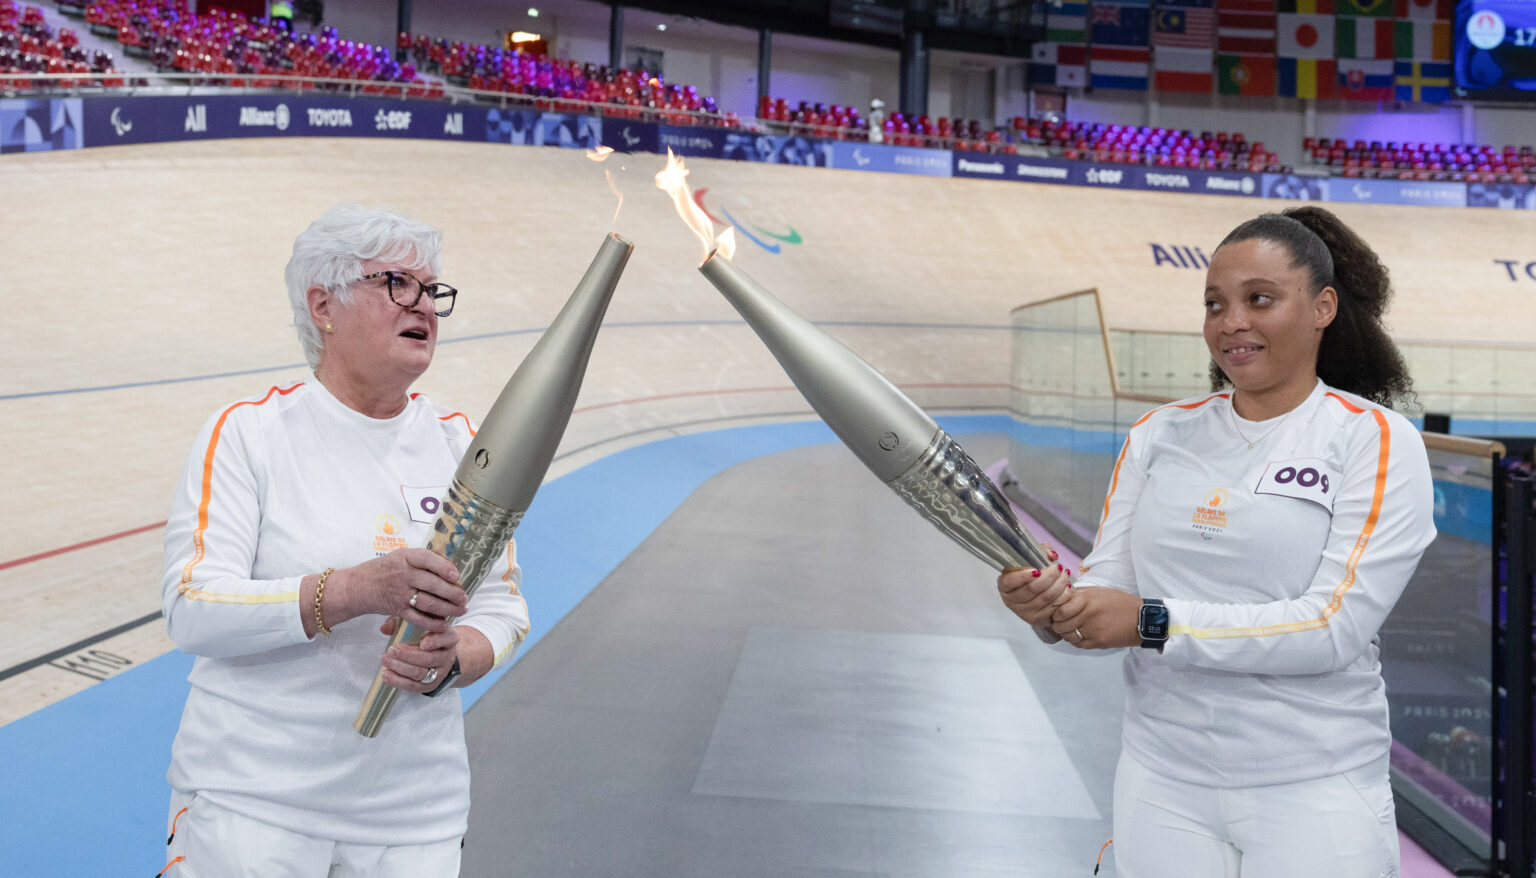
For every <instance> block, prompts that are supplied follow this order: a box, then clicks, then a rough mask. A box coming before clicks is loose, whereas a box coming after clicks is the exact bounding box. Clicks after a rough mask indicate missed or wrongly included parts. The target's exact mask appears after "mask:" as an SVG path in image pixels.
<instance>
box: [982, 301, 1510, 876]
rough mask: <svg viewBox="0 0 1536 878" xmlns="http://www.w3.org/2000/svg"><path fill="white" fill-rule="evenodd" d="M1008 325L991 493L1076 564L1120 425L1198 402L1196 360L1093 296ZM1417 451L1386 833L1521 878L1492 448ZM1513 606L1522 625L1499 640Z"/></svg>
mask: <svg viewBox="0 0 1536 878" xmlns="http://www.w3.org/2000/svg"><path fill="white" fill-rule="evenodd" d="M1012 325H1013V344H1012V381H1011V402H1010V413H1011V422H1012V423H1011V425H1010V429H1011V435H1010V441H1009V456H1008V466H1007V468H1006V470H1005V474H1004V485H1003V487H1004V490H1005V491H1006V492H1007V493H1008V494H1009V496H1010V497H1012V498H1013V499H1015V501H1016V502H1018V503H1019V504H1020V505H1021V506H1023V507H1024V508H1025V509H1026V510H1027V511H1029V512H1030V513H1031V514H1033V515H1034V516H1035V517H1036V518H1037V519H1038V520H1040V521H1041V522H1042V523H1043V524H1045V525H1046V527H1048V528H1049V529H1050V530H1051V531H1052V534H1053V535H1054V536H1055V537H1057V538H1058V539H1060V540H1061V541H1062V542H1064V543H1066V544H1067V545H1068V546H1070V547H1071V548H1072V549H1073V550H1074V551H1075V552H1077V553H1078V554H1079V555H1080V556H1081V555H1084V554H1086V553H1087V551H1088V550H1089V548H1090V547H1091V544H1092V540H1093V536H1094V531H1095V529H1096V528H1097V526H1098V520H1099V516H1100V514H1101V512H1102V510H1103V503H1104V493H1105V490H1106V488H1107V486H1108V484H1109V479H1110V475H1111V471H1112V469H1113V467H1114V462H1115V458H1116V456H1117V455H1118V453H1119V450H1120V447H1121V445H1122V444H1123V443H1124V441H1125V437H1126V434H1127V432H1128V431H1129V429H1130V426H1131V425H1132V424H1134V423H1135V421H1136V420H1137V419H1138V418H1140V417H1141V416H1142V415H1143V414H1145V413H1146V412H1148V411H1150V410H1151V409H1153V408H1155V407H1157V406H1159V405H1163V404H1166V403H1168V402H1172V401H1173V400H1174V399H1176V398H1178V397H1180V396H1190V395H1196V394H1200V393H1204V392H1208V391H1209V389H1210V384H1209V381H1208V379H1207V378H1206V377H1205V375H1206V373H1205V370H1206V364H1207V363H1208V362H1209V358H1208V355H1207V354H1206V352H1205V346H1204V342H1203V340H1201V339H1200V337H1199V336H1186V335H1185V334H1181V333H1143V332H1122V331H1118V330H1110V329H1109V328H1108V327H1107V324H1106V321H1105V320H1104V315H1103V311H1102V308H1101V305H1100V301H1099V296H1098V293H1097V291H1095V290H1086V291H1082V292H1077V293H1071V294H1067V295H1064V296H1060V297H1057V298H1054V299H1048V300H1045V301H1042V302H1036V303H1032V304H1030V305H1025V306H1023V307H1020V308H1018V309H1015V310H1014V311H1013V313H1012ZM1446 347H1454V346H1446ZM1437 349H1438V346H1437V347H1436V350H1437ZM1519 350H1520V352H1521V353H1522V354H1528V355H1533V356H1536V350H1530V351H1527V350H1525V349H1519ZM1500 362H1501V363H1502V361H1500ZM1478 368H1483V366H1482V365H1479V366H1478ZM1527 368H1528V367H1527ZM1526 374H1530V373H1529V372H1527V373H1526ZM1431 398H1434V397H1431ZM1527 417H1529V412H1527ZM1424 440H1425V445H1426V446H1427V448H1428V452H1429V459H1430V466H1431V470H1432V472H1433V476H1434V487H1435V513H1434V514H1435V525H1436V527H1437V529H1438V530H1439V535H1438V536H1437V537H1436V539H1435V541H1434V543H1433V544H1431V545H1430V547H1429V549H1428V550H1427V551H1426V552H1425V555H1424V558H1423V560H1422V561H1421V562H1420V564H1419V567H1418V570H1417V571H1416V572H1415V574H1414V577H1413V579H1412V581H1411V582H1410V583H1409V585H1408V587H1407V589H1406V590H1405V592H1404V594H1403V596H1402V598H1401V600H1399V602H1398V604H1397V607H1396V608H1395V609H1394V611H1393V612H1392V614H1391V616H1390V617H1389V618H1388V619H1387V622H1386V624H1385V625H1384V626H1383V628H1382V632H1381V644H1382V667H1383V676H1384V677H1385V679H1386V682H1387V698H1388V704H1389V708H1390V710H1391V724H1392V733H1393V746H1392V783H1393V789H1394V792H1395V793H1396V795H1397V799H1398V803H1399V817H1400V819H1399V823H1400V825H1401V826H1403V828H1404V829H1405V831H1407V832H1408V833H1409V835H1410V836H1411V837H1413V838H1415V840H1416V841H1418V842H1419V843H1420V844H1421V845H1423V846H1425V847H1426V848H1427V849H1429V850H1430V851H1431V852H1432V853H1433V854H1434V855H1435V856H1436V857H1437V858H1439V859H1440V860H1441V861H1442V862H1444V863H1446V865H1447V866H1449V867H1451V868H1452V869H1453V871H1456V873H1457V874H1495V873H1496V871H1495V870H1506V871H1502V872H1497V873H1498V874H1509V875H1529V874H1530V865H1529V861H1528V859H1527V860H1521V861H1520V862H1523V863H1525V864H1526V865H1525V867H1524V871H1523V872H1522V871H1520V867H1519V866H1518V864H1513V863H1511V862H1510V861H1509V858H1510V857H1511V856H1520V857H1526V856H1528V853H1525V852H1528V851H1529V850H1530V848H1529V846H1525V847H1523V848H1522V847H1519V846H1518V845H1508V844H1505V843H1503V842H1504V841H1505V840H1506V839H1508V838H1509V836H1510V833H1511V832H1512V830H1510V829H1509V826H1510V825H1511V824H1510V821H1511V820H1513V821H1514V823H1513V825H1514V826H1526V824H1527V822H1528V820H1529V816H1528V815H1529V814H1530V813H1531V812H1530V811H1529V810H1521V809H1522V807H1524V806H1525V805H1526V803H1527V800H1528V796H1527V795H1525V794H1523V793H1519V792H1518V791H1514V789H1513V787H1511V788H1509V789H1506V788H1505V787H1504V786H1502V785H1501V782H1499V781H1498V780H1496V779H1499V778H1504V777H1512V778H1516V779H1520V778H1523V779H1524V782H1525V784H1526V787H1524V788H1528V787H1529V786H1530V783H1531V777H1530V775H1531V766H1530V761H1529V759H1528V758H1527V759H1526V761H1525V762H1523V763H1520V762H1519V761H1518V759H1517V760H1516V761H1515V762H1511V763H1509V764H1504V762H1503V759H1504V754H1508V753H1516V754H1519V753H1524V754H1529V753H1530V752H1531V747H1532V738H1531V725H1530V723H1529V721H1528V720H1529V716H1530V714H1529V711H1528V709H1527V713H1525V714H1520V715H1516V716H1511V717H1508V718H1505V719H1504V721H1503V722H1502V723H1501V722H1499V720H1500V718H1501V713H1500V711H1501V710H1505V709H1506V708H1507V705H1509V704H1524V705H1527V706H1528V705H1529V702H1530V687H1529V685H1527V684H1528V683H1529V680H1530V672H1529V668H1528V666H1527V669H1526V670H1520V669H1519V668H1515V669H1514V670H1511V669H1510V663H1511V662H1515V661H1518V660H1519V659H1520V658H1521V657H1522V656H1524V657H1525V658H1526V659H1527V660H1528V659H1529V655H1530V647H1531V636H1530V625H1529V617H1530V605H1529V600H1528V595H1529V588H1528V586H1527V587H1526V588H1525V589H1523V590H1522V589H1521V588H1520V587H1518V586H1517V584H1516V582H1515V580H1513V579H1512V578H1511V571H1510V570H1509V569H1507V566H1506V565H1505V563H1504V545H1503V543H1504V537H1505V533H1506V531H1507V527H1506V522H1505V519H1506V516H1507V513H1506V511H1505V509H1504V506H1503V503H1502V501H1503V496H1502V495H1503V480H1504V470H1503V467H1502V465H1501V459H1502V457H1503V455H1504V450H1505V449H1504V446H1503V445H1502V444H1501V443H1499V442H1497V441H1490V440H1486V439H1477V438H1471V437H1465V436H1447V435H1441V434H1434V433H1426V434H1424ZM1514 573H1516V574H1518V571H1514ZM1511 594H1514V595H1516V597H1515V598H1511V597H1509V596H1510V595H1511ZM1521 594H1524V595H1526V596H1527V603H1526V605H1525V608H1524V611H1523V612H1524V614H1525V616H1524V618H1525V619H1526V626H1525V629H1524V632H1523V633H1521V632H1519V631H1514V633H1508V632H1507V631H1506V628H1507V627H1509V626H1510V625H1512V622H1511V620H1515V619H1516V616H1517V614H1518V613H1519V612H1520V610H1519V608H1518V607H1517V606H1516V602H1517V599H1518V596H1519V595H1521ZM1506 603H1507V604H1508V610H1507V611H1506V610H1505V609H1504V607H1505V604H1506ZM1510 630H1514V629H1510ZM1522 638H1523V639H1522ZM1521 644H1523V645H1524V647H1525V648H1524V650H1521V649H1520V648H1519V645H1521ZM1521 680H1524V681H1526V684H1521V683H1519V682H1518V681H1521ZM1499 692H1505V693H1506V697H1505V698H1503V699H1501V698H1500V697H1498V694H1497V693H1499ZM1522 716H1523V717H1525V719H1526V721H1525V722H1524V723H1523V724H1517V723H1516V720H1517V719H1519V718H1520V717H1522ZM1501 745H1502V746H1501ZM1512 809H1513V810H1512ZM1527 832H1528V830H1527ZM1521 837H1524V836H1521ZM1468 870H1470V871H1468Z"/></svg>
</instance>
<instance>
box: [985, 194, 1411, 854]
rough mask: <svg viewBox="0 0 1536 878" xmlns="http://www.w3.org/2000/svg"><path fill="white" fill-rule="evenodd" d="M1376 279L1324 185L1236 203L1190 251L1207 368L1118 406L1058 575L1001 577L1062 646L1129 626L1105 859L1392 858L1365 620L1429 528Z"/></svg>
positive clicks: (1386, 294)
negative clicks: (1107, 461) (1091, 499)
mask: <svg viewBox="0 0 1536 878" xmlns="http://www.w3.org/2000/svg"><path fill="white" fill-rule="evenodd" d="M1390 298H1391V286H1390V284H1389V282H1388V274H1387V270H1386V267H1385V266H1383V265H1382V263H1381V260H1380V259H1378V258H1377V256H1376V254H1375V253H1374V252H1372V251H1371V249H1370V247H1369V246H1367V245H1366V243H1365V242H1364V241H1362V240H1361V239H1360V237H1359V236H1358V235H1356V234H1355V233H1354V232H1353V231H1352V230H1350V229H1349V228H1348V227H1347V226H1346V225H1344V223H1343V222H1342V221H1340V220H1339V218H1338V217H1336V216H1334V215H1333V214H1332V213H1330V212H1328V211H1326V210H1323V209H1322V208H1318V207H1303V208H1298V209H1294V210H1288V211H1285V212H1284V213H1283V214H1265V215H1263V216H1260V217H1257V218H1255V219H1252V220H1249V221H1248V222H1245V223H1243V224H1242V225H1240V226H1238V227H1237V228H1236V229H1234V230H1233V231H1232V233H1231V234H1229V235H1228V236H1227V237H1226V239H1225V240H1224V241H1222V243H1221V245H1220V246H1219V247H1218V248H1217V250H1216V252H1215V253H1214V254H1213V255H1212V257H1211V265H1210V269H1209V271H1208V272H1207V274H1206V284H1205V292H1204V300H1203V301H1204V309H1205V340H1206V345H1207V347H1208V348H1209V350H1210V354H1211V377H1212V384H1213V392H1212V393H1210V394H1208V395H1206V396H1202V397H1196V398H1193V399H1187V400H1183V401H1180V402H1177V403H1173V404H1171V405H1167V406H1163V407H1161V408H1158V409H1155V410H1153V411H1152V412H1149V413H1148V414H1147V415H1146V416H1144V417H1143V418H1142V419H1141V420H1140V421H1138V422H1137V423H1136V424H1135V426H1133V427H1132V428H1131V429H1130V431H1129V435H1128V437H1127V439H1126V442H1125V446H1124V448H1123V449H1122V451H1121V452H1120V456H1119V459H1118V461H1117V463H1116V465H1115V470H1114V474H1113V476H1112V478H1111V481H1110V485H1109V495H1108V497H1107V499H1106V500H1105V505H1104V516H1103V519H1102V521H1101V523H1100V527H1099V533H1098V536H1097V538H1096V540H1095V543H1094V548H1093V551H1092V552H1091V553H1090V554H1089V555H1088V557H1087V558H1085V559H1084V560H1083V564H1082V569H1081V570H1080V571H1079V573H1080V575H1079V576H1078V578H1077V581H1076V583H1075V587H1073V588H1070V589H1069V588H1068V587H1067V586H1068V583H1067V576H1066V574H1065V573H1064V572H1061V571H1057V570H1050V571H1016V572H1013V573H1007V574H1004V575H1003V576H1001V577H1000V578H999V580H998V587H999V590H1000V591H1001V593H1002V596H1003V601H1004V603H1005V604H1006V605H1007V606H1008V607H1009V608H1010V609H1012V610H1013V611H1014V612H1015V613H1016V614H1018V615H1019V617H1020V618H1022V619H1023V620H1024V621H1026V622H1028V623H1030V624H1031V625H1037V626H1043V627H1049V628H1051V629H1052V630H1053V631H1055V632H1056V633H1057V634H1059V635H1061V637H1062V644H1061V646H1059V647H1058V648H1076V649H1080V650H1103V649H1118V648H1126V649H1127V652H1126V656H1125V679H1126V682H1127V697H1126V712H1125V721H1124V727H1123V729H1124V730H1123V737H1122V743H1123V747H1122V753H1121V757H1120V763H1119V766H1118V769H1117V772H1116V777H1115V795H1114V832H1115V835H1114V840H1115V852H1116V853H1115V857H1116V866H1117V874H1118V875H1120V876H1121V878H1174V876H1178V878H1239V876H1241V878H1313V876H1318V875H1327V876H1329V878H1382V876H1396V875H1397V874H1398V846H1397V828H1396V824H1395V817H1394V812H1393V806H1392V791H1391V788H1390V786H1389V785H1388V781H1387V757H1388V751H1389V748H1390V746H1391V740H1392V738H1391V733H1390V731H1389V730H1388V727H1387V701H1386V694H1385V688H1384V685H1383V683H1382V678H1381V669H1380V663H1379V656H1380V650H1379V648H1378V639H1377V632H1378V631H1379V630H1380V628H1381V625H1382V622H1383V621H1384V620H1385V619H1386V617H1387V614H1388V613H1390V612H1391V610H1392V607H1393V606H1394V605H1395V604H1396V603H1397V599H1398V596H1399V595H1400V594H1401V593H1402V591H1403V588H1404V586H1406V585H1407V583H1408V580H1409V578H1410V577H1411V576H1412V574H1413V571H1414V568H1415V567H1416V566H1417V564H1418V562H1419V557H1420V556H1421V555H1422V554H1423V552H1424V549H1425V547H1426V546H1428V545H1429V543H1430V541H1431V540H1433V539H1434V536H1435V527H1434V522H1433V487H1432V483H1431V477H1430V470H1429V462H1428V459H1427V456H1426V454H1425V451H1424V443H1423V440H1422V438H1421V437H1420V436H1419V433H1418V431H1417V430H1415V429H1414V427H1413V426H1412V424H1410V423H1409V422H1408V421H1407V420H1406V419H1405V418H1403V417H1402V416H1401V415H1399V414H1398V413H1396V412H1394V411H1392V409H1391V408H1390V406H1391V405H1393V404H1394V403H1398V402H1401V401H1406V400H1410V399H1411V394H1412V390H1411V382H1410V380H1409V376H1408V373H1407V369H1406V368H1405V366H1404V364H1403V359H1402V357H1401V355H1400V354H1399V353H1398V351H1397V349H1396V347H1395V346H1394V345H1393V343H1392V340H1391V339H1390V338H1389V337H1388V335H1387V333H1386V330H1385V329H1384V327H1383V325H1382V315H1383V314H1384V312H1385V311H1386V308H1387V304H1388V302H1389V300H1390Z"/></svg>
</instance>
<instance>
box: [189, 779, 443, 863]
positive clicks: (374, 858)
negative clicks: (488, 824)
mask: <svg viewBox="0 0 1536 878" xmlns="http://www.w3.org/2000/svg"><path fill="white" fill-rule="evenodd" d="M182 808H186V809H187V811H186V813H185V814H182V815H181V816H180V818H177V816H176V815H177V812H179V811H181V809H182ZM172 821H175V824H176V825H175V837H174V838H172V839H171V844H170V846H169V847H168V848H167V851H169V853H168V854H167V856H166V859H167V860H174V859H175V858H176V857H182V860H181V862H178V863H176V864H175V865H173V866H171V867H170V868H169V869H168V870H166V873H165V878H439V876H442V878H453V876H456V875H458V874H459V847H460V840H459V839H457V838H455V839H450V840H449V841H443V842H438V843H436V844H427V845H406V846H400V847H381V846H379V845H367V844H345V843H342V842H335V841H328V840H326V839H321V838H313V837H311V836H308V835H301V834H300V833H297V832H289V831H288V830H286V829H278V828H277V827H275V826H269V825H267V824H265V823H262V822H261V821H259V820H252V819H251V818H249V817H243V816H241V815H239V814H236V813H234V812H232V811H229V810H227V809H224V808H220V807H219V806H217V805H214V804H213V803H212V802H209V801H208V800H207V799H204V798H202V797H200V796H197V795H196V794H193V795H191V796H188V795H185V794H183V793H180V792H176V791H172V793H171V811H170V816H169V817H167V818H166V834H167V835H170V830H171V823H172Z"/></svg>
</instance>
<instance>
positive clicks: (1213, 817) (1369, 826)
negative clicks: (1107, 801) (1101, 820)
mask: <svg viewBox="0 0 1536 878" xmlns="http://www.w3.org/2000/svg"><path fill="white" fill-rule="evenodd" d="M1114 824H1115V844H1114V847H1112V848H1111V850H1113V851H1114V858H1115V873H1114V874H1115V875H1116V876H1117V878H1321V876H1327V878H1398V868H1399V866H1398V844H1397V820H1396V812H1395V810H1394V808H1393V806H1392V788H1391V786H1390V785H1389V783H1388V781H1387V760H1386V759H1385V758H1383V759H1382V760H1381V761H1379V762H1376V763H1373V764H1371V765H1367V766H1365V767H1363V768H1358V769H1355V770H1354V771H1350V772H1347V773H1345V774H1342V775H1337V776H1334V777H1325V778H1321V779H1319V780H1312V781H1303V782H1300V783H1291V784H1275V785H1273V786H1261V787H1243V788H1236V789H1226V788H1216V787H1205V786H1199V785H1196V784H1190V783H1184V782H1181V781H1177V780H1172V779H1170V778H1166V777H1163V776H1161V775H1159V774H1156V773H1154V772H1152V771H1149V770H1148V769H1147V768H1146V767H1145V766H1143V765H1141V764H1140V763H1139V762H1137V761H1136V760H1135V759H1132V758H1131V757H1129V756H1126V755H1125V754H1123V753H1122V754H1121V755H1120V765H1119V768H1118V769H1117V770H1116V772H1115V812H1114Z"/></svg>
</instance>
